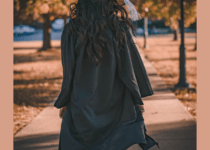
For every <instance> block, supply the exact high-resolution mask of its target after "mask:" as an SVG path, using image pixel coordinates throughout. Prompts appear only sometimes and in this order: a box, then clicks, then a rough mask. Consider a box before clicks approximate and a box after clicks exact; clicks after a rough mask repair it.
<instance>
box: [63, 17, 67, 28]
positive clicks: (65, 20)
mask: <svg viewBox="0 0 210 150" xmlns="http://www.w3.org/2000/svg"><path fill="white" fill-rule="evenodd" d="M63 19H64V26H65V25H66V24H67V16H64V17H63Z"/></svg>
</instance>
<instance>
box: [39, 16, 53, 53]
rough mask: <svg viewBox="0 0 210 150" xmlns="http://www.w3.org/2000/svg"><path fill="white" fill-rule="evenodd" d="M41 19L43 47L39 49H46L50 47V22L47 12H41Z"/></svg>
mask: <svg viewBox="0 0 210 150" xmlns="http://www.w3.org/2000/svg"><path fill="white" fill-rule="evenodd" d="M43 19H44V22H43V47H42V48H41V50H47V49H48V48H51V43H50V41H51V37H50V33H51V24H50V16H49V14H43Z"/></svg>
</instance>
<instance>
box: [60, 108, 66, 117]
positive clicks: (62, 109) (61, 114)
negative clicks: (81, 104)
mask: <svg viewBox="0 0 210 150" xmlns="http://www.w3.org/2000/svg"><path fill="white" fill-rule="evenodd" d="M65 110H66V106H64V107H62V108H61V109H60V113H59V116H60V118H63V115H64V112H65Z"/></svg>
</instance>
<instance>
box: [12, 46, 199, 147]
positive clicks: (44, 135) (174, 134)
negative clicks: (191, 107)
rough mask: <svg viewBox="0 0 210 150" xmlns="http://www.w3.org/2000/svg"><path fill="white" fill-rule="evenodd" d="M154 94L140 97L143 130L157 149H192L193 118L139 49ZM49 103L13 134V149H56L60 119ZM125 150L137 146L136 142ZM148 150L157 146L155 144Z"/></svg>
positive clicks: (56, 110)
mask: <svg viewBox="0 0 210 150" xmlns="http://www.w3.org/2000/svg"><path fill="white" fill-rule="evenodd" d="M139 51H140V54H141V57H142V59H143V62H144V65H145V67H146V70H147V73H148V76H149V79H150V81H151V84H152V88H153V90H154V93H155V94H154V95H153V96H149V97H146V98H144V99H143V101H144V105H145V113H144V114H143V116H144V119H145V125H146V128H147V134H148V135H150V136H151V137H153V138H154V139H155V140H156V141H157V142H158V143H159V146H160V149H161V150H196V122H195V121H194V119H193V117H192V116H191V115H190V114H189V113H188V111H187V110H186V109H185V107H184V106H183V104H182V103H181V102H180V101H179V100H178V99H177V98H176V97H175V95H174V94H173V93H172V92H171V91H170V90H168V89H167V87H166V85H165V83H164V82H163V81H162V79H161V77H159V76H158V75H157V74H156V70H155V69H154V67H153V66H152V65H151V63H150V62H149V61H148V60H147V59H145V58H144V54H143V52H142V51H141V49H139ZM58 114H59V110H58V109H56V108H54V107H53V103H52V104H50V105H49V106H48V107H46V108H45V109H44V110H43V111H42V112H41V113H40V114H39V115H37V117H36V118H35V119H34V120H32V121H31V122H30V123H29V124H28V125H27V126H26V127H25V128H23V129H22V130H20V131H19V132H18V133H17V134H16V136H15V137H14V149H15V150H37V149H39V150H57V149H58V140H59V131H60V125H61V119H60V118H59V116H58ZM129 150H141V148H140V147H139V146H137V145H134V146H132V147H130V148H129ZM150 150H159V149H158V148H157V147H156V146H154V147H152V148H151V149H150Z"/></svg>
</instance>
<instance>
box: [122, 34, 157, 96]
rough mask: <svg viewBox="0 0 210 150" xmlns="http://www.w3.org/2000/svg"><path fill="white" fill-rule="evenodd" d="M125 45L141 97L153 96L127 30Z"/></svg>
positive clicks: (137, 52) (144, 70)
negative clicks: (126, 45) (128, 51)
mask: <svg viewBox="0 0 210 150" xmlns="http://www.w3.org/2000/svg"><path fill="white" fill-rule="evenodd" d="M126 34H127V36H126V37H127V44H128V48H129V50H130V54H131V60H132V64H133V68H134V73H135V76H136V79H137V83H138V86H139V90H140V93H141V97H146V96H151V95H153V94H154V93H153V90H152V87H151V84H150V81H149V78H148V75H147V72H146V69H145V66H144V64H143V61H142V59H141V56H140V53H139V51H138V49H137V47H136V44H135V43H134V41H133V37H132V35H131V33H130V31H128V30H127V33H126Z"/></svg>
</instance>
